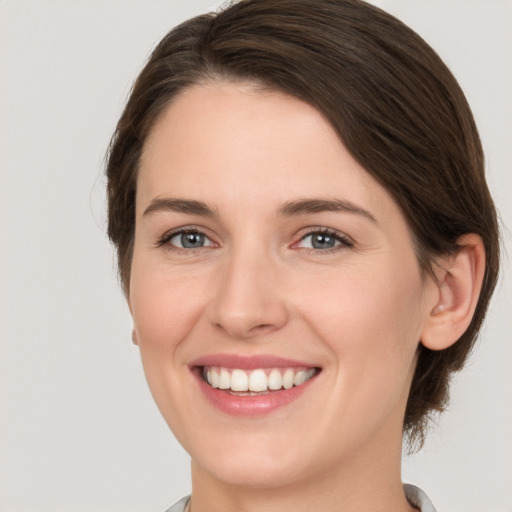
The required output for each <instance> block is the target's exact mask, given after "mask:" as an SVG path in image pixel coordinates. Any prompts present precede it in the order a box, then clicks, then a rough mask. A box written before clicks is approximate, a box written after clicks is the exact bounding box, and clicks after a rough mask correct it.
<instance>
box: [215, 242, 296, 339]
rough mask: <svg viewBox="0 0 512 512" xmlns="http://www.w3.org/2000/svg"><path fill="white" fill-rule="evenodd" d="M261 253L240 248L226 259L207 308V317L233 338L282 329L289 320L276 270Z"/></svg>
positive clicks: (269, 260)
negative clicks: (210, 303)
mask: <svg viewBox="0 0 512 512" xmlns="http://www.w3.org/2000/svg"><path fill="white" fill-rule="evenodd" d="M276 267H277V265H276V263H275V262H272V261H271V258H268V257H265V256H264V255H261V254H259V255H257V254H254V253H252V254H247V252H246V253H245V254H244V253H242V252H241V251H240V252H239V253H238V254H236V255H232V256H231V257H230V258H229V261H226V262H225V266H224V268H223V272H221V273H220V274H219V276H218V280H217V283H218V288H217V293H216V294H215V299H214V300H213V303H212V305H211V308H210V321H211V323H212V324H213V325H214V326H215V328H216V329H220V330H222V331H224V333H226V334H228V335H229V336H230V337H232V338H237V339H251V338H257V337H261V336H265V335H267V334H270V333H272V332H274V331H277V330H279V329H281V328H282V327H283V326H284V325H285V324H286V322H287V321H288V311H287V307H286V303H285V300H284V294H283V290H282V289H281V288H280V286H279V281H280V278H279V270H278V268H276Z"/></svg>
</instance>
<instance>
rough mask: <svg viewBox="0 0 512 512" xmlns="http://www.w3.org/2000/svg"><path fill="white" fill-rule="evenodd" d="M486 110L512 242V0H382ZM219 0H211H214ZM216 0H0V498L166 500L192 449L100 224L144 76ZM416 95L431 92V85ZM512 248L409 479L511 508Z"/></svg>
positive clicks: (439, 493) (141, 503) (20, 505)
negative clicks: (171, 425)
mask: <svg viewBox="0 0 512 512" xmlns="http://www.w3.org/2000/svg"><path fill="white" fill-rule="evenodd" d="M374 3H376V4H377V5H379V6H380V7H382V8H384V9H385V10H387V11H389V12H391V13H393V14H395V15H396V16H398V17H399V18H401V19H402V20H403V21H405V22H406V23H407V24H409V25H410V26H411V27H412V28H414V29H415V30H416V31H418V32H419V33H420V34H421V35H422V36H423V37H424V38H425V39H426V40H427V41H428V42H429V43H430V44H431V45H432V46H433V47H434V48H435V49H436V50H437V51H438V52H439V53H440V55H441V56H442V57H443V59H444V60H445V61H446V63H447V64H448V65H449V67H450V68H451V69H452V71H453V72H454V74H455V75H456V77H457V78H458V79H459V81H460V83H461V85H462V87H463V89H464V90H465V92H466V94H467V96H468V99H469V102H470V104H471V105H472V107H473V109H474V114H475V117H476V120H477V124H478V125H479V128H480V130H481V136H482V139H483V144H484V147H485V151H486V154H487V167H488V179H489V183H490V186H491V189H492V192H493V194H494V197H495V199H496V203H497V205H498V208H499V210H500V212H501V216H502V220H503V224H504V233H503V236H504V242H505V244H504V245H505V246H506V247H508V250H509V252H510V247H511V235H510V231H509V230H507V228H506V226H507V225H508V227H509V228H510V226H512V208H511V200H510V197H511V193H512V178H511V164H512V157H511V144H512V143H511V141H512V62H511V61H512V31H511V30H510V27H511V25H512V2H510V1H509V0H414V1H411V0H381V1H375V2H374ZM212 4H213V5H212ZM212 7H215V3H214V0H172V1H171V0H167V1H163V0H139V1H133V0H75V1H66V0H60V1H59V0H33V1H30V0H3V1H1V0H0V244H1V246H0V510H1V511H2V512H45V511H51V512H64V511H66V512H75V511H76V512H78V511H94V512H102V511H105V512H107V511H108V512H117V511H119V512H121V511H123V512H132V511H134V512H135V511H142V510H145V511H151V510H152V511H155V512H157V511H162V512H163V510H165V509H166V508H167V507H169V506H170V505H171V504H172V503H173V502H174V501H175V500H177V499H178V498H180V497H181V496H183V495H184V494H187V493H188V492H189V491H190V481H189V460H188V456H187V454H186V453H185V452H184V451H183V450H182V448H181V447H180V446H179V445H178V443H177V442H176V441H175V440H174V438H173V436H172V434H171V433H170V432H169V431H168V429H167V426H166V425H165V423H164V421H163V420H162V419H161V418H160V415H159V413H158V411H157V409H156V406H155V405H154V404H153V401H152V399H151V397H150V394H149V391H148V390H147V386H146V383H145V380H144V376H143V373H142V369H141V364H140V361H139V356H138V351H137V348H136V347H134V346H133V345H132V344H131V339H130V334H131V322H130V317H129V312H128V309H127V307H126V305H125V302H124V299H123V296H122V293H121V291H120V287H119V285H118V282H117V278H116V274H115V261H114V257H113V252H112V249H111V247H110V245H109V243H108V241H107V238H106V236H105V198H104V178H103V175H102V172H103V157H104V153H105V150H106V148H107V144H108V141H109V138H110V135H111V133H112V131H113V128H114V125H115V122H116V120H117V118H118V116H119V114H120V111H121V108H122V106H123V104H124V101H125V99H126V96H127V94H128V91H129V89H130V86H131V83H132V81H133V79H134V78H135V76H136V74H137V72H138V71H139V70H140V68H141V66H142V65H143V63H144V61H145V59H146V58H147V56H148V53H149V52H150V50H151V49H152V48H153V47H154V45H155V44H156V43H157V42H158V40H159V39H160V38H161V37H162V36H163V35H164V34H165V33H166V32H167V31H168V30H169V29H170V28H171V27H172V26H174V25H175V24H177V23H178V22H180V21H182V20H184V19H186V18H188V17H190V16H192V15H196V14H199V13H201V12H205V11H206V10H210V8H212ZM420 100H421V99H420ZM511 305H512V285H511V272H510V261H509V260H508V259H507V257H506V256H505V258H504V261H503V275H502V279H501V282H500V286H499V288H498V290H497V293H496V296H495V298H494V301H493V304H492V307H491V311H490V314H489V317H488V321H487V323H486V327H485V328H484V331H483V334H482V336H481V340H480V342H479V344H478V348H477V350H476V351H475V353H474V355H473V357H472V358H471V360H470V362H469V364H468V366H467V368H466V369H465V371H464V372H463V373H462V374H460V375H459V376H457V377H456V378H455V379H454V381H453V392H452V401H451V406H450V409H449V411H448V412H447V413H446V415H445V416H443V417H442V418H441V419H440V420H439V421H438V423H437V427H436V428H435V429H434V431H433V432H432V434H431V435H430V437H429V440H428V442H427V445H426V446H425V448H424V450H423V451H421V452H420V453H419V454H417V455H415V456H412V457H409V458H405V460H404V469H403V473H404V480H405V481H410V482H413V483H416V484H417V485H419V486H421V487H423V488H424V489H425V490H426V491H427V492H428V493H429V495H430V496H431V498H432V500H433V501H434V503H435V504H436V505H437V507H438V508H439V511H440V512H443V511H450V512H463V511H464V512H477V511H478V512H498V511H501V512H511V511H512V343H511V341H512V340H511V332H512V321H511V318H512V314H511V313H512V309H511Z"/></svg>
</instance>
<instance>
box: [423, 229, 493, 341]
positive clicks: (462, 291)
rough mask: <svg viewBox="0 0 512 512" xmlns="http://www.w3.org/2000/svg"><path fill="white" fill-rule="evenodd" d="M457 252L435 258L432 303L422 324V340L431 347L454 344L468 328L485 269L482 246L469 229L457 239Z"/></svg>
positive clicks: (476, 236) (478, 238)
mask: <svg viewBox="0 0 512 512" xmlns="http://www.w3.org/2000/svg"><path fill="white" fill-rule="evenodd" d="M457 244H458V245H459V246H460V249H459V250H458V251H457V253H456V254H453V255H450V256H447V257H446V258H442V259H441V260H439V261H438V262H437V269H436V270H435V274H436V277H437V280H436V282H435V286H436V294H435V300H434V302H435V303H434V304H433V305H432V307H431V310H430V313H429V316H428V318H427V321H426V323H425V325H424V328H423V332H422V336H421V342H422V344H423V345H424V346H425V347H427V348H429V349H431V350H443V349H445V348H448V347H449V346H451V345H453V344H454V343H455V342H456V341H457V340H458V339H459V338H460V337H461V336H462V335H463V334H464V332H465V331H466V329H467V328H468V326H469V324H470V322H471V319H472V318H473V314H474V312H475V308H476V305H477V302H478V297H479V295H480V290H481V288H482V281H483V277H484V271H485V250H484V245H483V242H482V239H481V238H480V236H478V235H476V234H474V233H471V234H467V235H463V236H461V237H460V238H459V239H458V240H457Z"/></svg>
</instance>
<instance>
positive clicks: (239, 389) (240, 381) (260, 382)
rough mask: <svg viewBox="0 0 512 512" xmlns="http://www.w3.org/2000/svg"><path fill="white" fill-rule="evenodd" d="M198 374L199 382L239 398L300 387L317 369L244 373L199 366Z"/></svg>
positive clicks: (267, 370) (280, 369)
mask: <svg viewBox="0 0 512 512" xmlns="http://www.w3.org/2000/svg"><path fill="white" fill-rule="evenodd" d="M199 371H200V375H201V378H202V380H203V381H204V382H206V383H207V384H208V385H209V386H210V387H212V388H214V389H219V390H223V391H225V392H226V393H229V394H233V395H238V396H255V395H265V394H269V393H273V392H276V391H282V390H287V389H291V388H293V387H299V386H302V385H303V384H304V383H305V382H307V381H309V380H310V379H312V378H313V377H315V376H316V375H318V373H320V368H307V367H302V368H301V367H293V368H285V367H278V368H277V367H276V368H255V369H252V370H243V369H240V368H225V367H221V366H202V367H200V368H199Z"/></svg>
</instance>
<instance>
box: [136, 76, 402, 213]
mask: <svg viewBox="0 0 512 512" xmlns="http://www.w3.org/2000/svg"><path fill="white" fill-rule="evenodd" d="M137 186H138V192H137V199H138V201H137V202H138V208H140V207H142V204H143V203H147V201H151V200H152V199H153V198H155V197H159V196H162V195H166V194H170V195H172V196H181V195H186V196H190V195H191V194H192V195H193V196H194V197H193V198H194V199H199V200H202V201H207V202H210V203H211V202H213V203H215V202H220V203H222V202H223V201H224V199H232V200H235V199H236V198H238V199H239V200H240V201H244V202H246V204H249V203H255V207H257V206H258V204H257V203H258V202H259V203H262V202H266V203H269V204H270V203H275V204H277V203H279V202H283V201H286V200H289V199H290V198H292V197H294V196H300V197H304V196H306V197H317V196H322V197H325V196H331V195H335V196H337V197H339V196H345V197H344V198H345V199H349V200H350V201H353V202H357V203H362V204H364V205H366V206H367V207H369V206H372V207H373V208H378V209H384V210H386V209H389V207H391V208H392V209H393V208H396V205H394V201H393V200H392V199H391V197H390V196H389V194H388V193H387V191H386V190H385V189H384V188H383V187H381V186H380V185H379V184H378V183H377V182H376V181H375V180H374V178H372V177H371V176H370V175H369V174H368V173H367V172H366V171H365V169H364V168H363V167H362V166H361V165H360V164H359V163H358V162H357V161H356V160H355V159H354V158H353V157H352V155H351V154H350V153H349V152H348V151H347V150H346V148H345V147H344V145H343V144H342V142H341V140H340V139H339V137H338V135H337V134H336V132H335V131H334V129H333V127H332V126H331V125H330V123H328V122H327V121H326V119H325V118H324V117H323V115H322V114H321V113H320V112H319V111H318V110H316V109H315V108H313V107H312V106H311V105H309V104H307V103H305V102H302V101H300V100H298V99H297V98H294V97H292V96H288V95H285V94H283V93H279V92H275V91H262V90H258V89H257V88H256V87H255V86H253V85H252V84H247V83H222V82H220V83H208V84H204V85H195V86H192V87H190V88H188V89H186V90H184V91H183V92H182V93H181V94H180V95H178V96H177V97H176V98H175V99H174V100H173V101H172V102H171V103H170V105H169V106H168V107H167V108H166V109H165V110H164V111H163V113H162V114H161V116H160V117H159V119H158V120H157V122H156V123H155V125H154V127H153V129H152V131H151V133H150V135H149V136H148V138H147V140H146V142H145V145H144V150H143V154H142V157H141V165H140V172H139V176H138V184H137Z"/></svg>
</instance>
